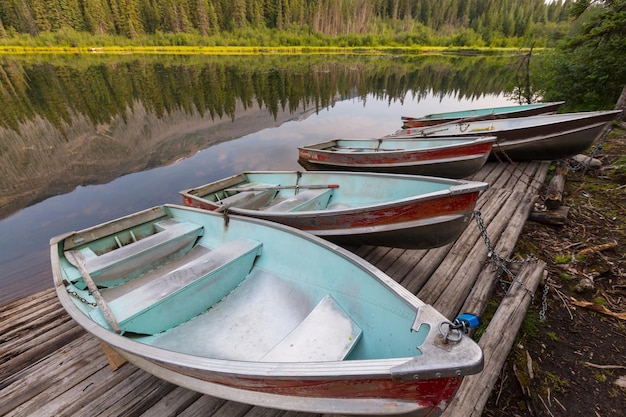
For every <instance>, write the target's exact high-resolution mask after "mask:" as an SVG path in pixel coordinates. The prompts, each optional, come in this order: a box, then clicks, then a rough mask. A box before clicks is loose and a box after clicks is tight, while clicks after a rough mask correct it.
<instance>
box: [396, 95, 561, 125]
mask: <svg viewBox="0 0 626 417" xmlns="http://www.w3.org/2000/svg"><path fill="white" fill-rule="evenodd" d="M564 103H565V102H564V101H558V102H552V103H535V104H524V105H520V106H506V107H493V108H484V109H475V110H466V111H458V112H449V113H437V114H431V115H427V116H424V117H403V118H402V128H403V129H411V128H419V127H426V126H435V125H438V124H442V123H448V122H453V121H455V120H459V119H464V120H466V121H467V120H471V121H480V120H494V119H509V118H514V117H527V116H538V115H542V114H552V113H556V112H557V110H558V109H559V108H560V107H561V106H562V105H563V104H564Z"/></svg>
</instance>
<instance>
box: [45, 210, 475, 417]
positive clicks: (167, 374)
mask: <svg viewBox="0 0 626 417" xmlns="http://www.w3.org/2000/svg"><path fill="white" fill-rule="evenodd" d="M50 243H51V245H50V249H51V252H50V255H51V262H52V270H53V276H54V284H55V287H56V291H57V294H58V297H59V299H60V301H61V304H62V305H63V307H64V308H65V309H66V310H67V312H68V313H69V314H70V316H71V317H72V318H73V319H74V320H76V321H77V322H78V323H79V324H80V325H81V326H82V327H84V328H85V329H86V330H87V331H89V332H90V333H92V334H93V335H94V336H95V337H97V338H99V339H100V340H102V341H103V342H105V343H107V344H108V345H109V346H111V347H112V348H113V349H114V350H115V351H117V352H118V353H120V354H121V355H122V356H123V357H125V358H126V359H127V360H128V361H130V362H131V363H134V364H135V365H137V366H139V367H140V368H143V369H145V370H146V371H147V372H149V373H152V374H154V375H156V376H157V377H159V378H162V379H165V380H168V381H171V382H173V383H175V384H178V385H180V386H183V387H186V388H189V389H192V390H196V391H199V392H202V393H206V394H209V395H213V396H217V397H220V398H225V399H228V400H234V401H239V402H244V403H249V404H255V405H260V406H264V407H272V408H280V409H287V410H300V411H305V412H313V413H339V414H399V415H412V416H423V415H426V414H428V413H431V414H428V415H439V414H440V413H441V412H442V411H443V409H444V408H445V406H446V404H448V403H449V402H450V399H451V398H452V397H453V396H454V394H455V392H456V390H457V388H458V386H459V384H460V382H461V380H462V379H463V377H464V376H465V375H469V374H475V373H477V372H480V371H481V369H482V365H483V355H482V351H481V349H480V348H479V347H478V345H477V344H476V343H474V342H473V341H472V340H471V339H469V338H468V337H467V336H466V335H465V334H464V333H463V332H462V331H461V330H459V328H458V326H457V324H458V323H463V324H464V323H465V322H463V321H455V322H454V323H455V324H454V325H451V323H450V322H449V321H448V319H447V318H446V317H444V316H442V315H441V314H440V313H438V312H437V311H436V310H435V309H433V308H432V307H431V306H429V305H426V304H424V303H423V302H422V301H421V300H419V299H418V298H416V297H415V296H414V295H413V294H411V293H410V292H408V291H407V290H405V289H404V288H403V287H402V286H400V285H399V284H397V283H396V282H395V281H393V280H392V279H391V278H389V277H388V276H387V275H385V274H384V273H382V272H381V271H380V270H378V269H376V268H375V267H373V266H372V265H370V264H369V263H367V262H366V261H364V260H362V259H360V258H359V257H357V256H356V255H354V254H352V253H351V252H348V251H346V250H344V249H342V248H340V247H338V246H335V245H334V244H331V243H328V242H326V241H324V240H322V239H319V238H317V237H315V236H313V235H310V234H308V233H305V232H302V231H299V230H297V229H294V228H290V227H287V226H283V225H280V224H276V223H272V222H267V221H263V220H258V219H253V218H246V217H239V216H229V217H228V220H227V221H225V219H224V217H223V216H222V214H220V213H215V212H210V211H207V210H201V209H196V208H189V207H183V206H174V205H166V206H161V207H154V208H152V209H149V210H145V211H142V212H139V213H135V214H132V215H129V216H126V217H123V218H120V219H117V220H113V221H111V222H108V223H104V224H102V225H98V226H94V227H91V228H89V229H85V230H81V231H78V232H72V233H68V234H66V235H62V236H58V237H56V238H53V239H51V242H50Z"/></svg>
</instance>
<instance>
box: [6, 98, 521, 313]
mask: <svg viewBox="0 0 626 417" xmlns="http://www.w3.org/2000/svg"><path fill="white" fill-rule="evenodd" d="M504 105H511V102H509V101H507V99H506V98H504V97H502V96H498V97H494V96H487V97H483V98H481V99H480V100H476V101H474V102H469V101H467V100H457V99H456V98H453V97H444V98H434V97H430V98H425V99H422V100H421V101H420V102H419V103H418V102H416V101H415V100H413V99H412V98H411V96H410V94H409V95H408V96H407V99H406V100H405V101H404V104H403V103H400V102H399V101H395V102H391V103H389V102H388V101H387V100H386V99H374V98H372V97H368V98H367V100H366V101H365V103H364V102H363V101H362V100H360V99H350V100H346V101H342V102H338V103H336V104H335V105H334V106H332V107H330V108H328V109H322V110H320V111H319V113H318V114H313V115H311V116H310V117H308V118H306V119H304V120H302V121H290V122H287V123H284V124H282V125H281V126H279V127H276V128H271V129H264V130H261V131H259V132H256V133H253V134H250V135H247V136H244V137H242V138H240V139H236V140H232V141H229V142H225V143H221V144H219V145H216V146H213V147H211V148H208V149H206V150H204V151H201V152H198V153H197V154H196V155H194V156H193V157H190V158H187V159H184V160H181V161H179V162H177V163H176V164H173V165H170V166H166V167H159V168H155V169H152V170H149V171H143V172H138V173H134V174H129V175H125V176H123V177H120V178H117V179H116V180H114V181H111V182H110V183H108V184H102V185H91V186H86V187H77V188H76V189H75V190H73V191H72V192H70V193H67V194H64V195H60V196H55V197H52V198H49V199H47V200H45V201H43V202H41V203H39V204H36V205H34V206H31V207H28V208H26V209H24V210H21V211H19V212H18V213H16V214H14V215H12V216H10V217H8V218H6V219H3V220H1V221H0V247H1V248H2V250H1V251H0V303H3V302H5V301H8V300H10V299H12V298H14V297H15V296H17V295H20V296H23V295H26V294H29V293H31V292H34V291H37V290H42V289H45V288H48V287H50V286H51V285H52V277H51V273H50V266H49V265H50V258H49V252H48V251H49V249H48V242H49V239H50V237H52V236H56V235H58V234H61V233H65V232H68V231H72V230H79V229H82V228H85V227H89V226H92V225H95V224H98V223H102V222H105V221H108V220H111V219H114V218H117V217H120V216H123V215H126V214H129V213H133V212H135V211H138V210H141V209H144V208H148V207H152V206H155V205H159V204H162V203H177V204H178V203H180V202H181V199H180V197H179V194H178V191H180V190H183V189H186V188H191V187H196V186H199V185H202V184H205V183H207V182H211V181H214V180H217V179H220V178H223V177H226V176H229V175H234V174H237V173H239V172H242V171H246V170H248V171H251V170H300V169H302V167H301V166H300V165H299V164H298V163H297V147H298V146H302V145H308V144H312V143H316V142H322V141H324V140H328V139H334V138H369V137H379V136H383V135H386V134H389V133H392V132H394V131H395V130H397V129H399V128H400V116H419V115H423V114H429V113H438V112H444V111H453V110H462V109H467V108H479V107H491V106H504ZM235 123H236V121H235ZM16 283H17V284H16Z"/></svg>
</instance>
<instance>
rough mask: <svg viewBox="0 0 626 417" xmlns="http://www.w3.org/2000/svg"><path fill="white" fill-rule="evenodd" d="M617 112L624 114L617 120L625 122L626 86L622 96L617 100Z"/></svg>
mask: <svg viewBox="0 0 626 417" xmlns="http://www.w3.org/2000/svg"><path fill="white" fill-rule="evenodd" d="M615 110H621V111H622V112H621V113H620V114H619V115H618V116H617V117H616V118H615V120H618V121H620V122H623V121H624V113H625V112H626V85H625V86H624V89H623V90H622V94H621V95H620V96H619V98H618V99H617V104H616V105H615Z"/></svg>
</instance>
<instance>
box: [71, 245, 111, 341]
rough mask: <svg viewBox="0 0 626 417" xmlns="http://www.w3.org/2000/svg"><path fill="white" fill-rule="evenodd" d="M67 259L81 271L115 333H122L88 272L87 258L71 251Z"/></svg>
mask: <svg viewBox="0 0 626 417" xmlns="http://www.w3.org/2000/svg"><path fill="white" fill-rule="evenodd" d="M65 259H67V260H68V262H69V263H71V264H72V265H74V266H75V267H76V268H78V270H79V271H80V274H81V275H82V276H83V279H84V280H85V282H86V283H87V287H89V291H90V292H91V294H92V295H93V296H94V298H95V299H96V304H98V307H99V308H100V311H102V315H104V319H105V320H106V321H107V323H109V326H111V328H112V329H113V331H114V332H115V333H118V334H119V333H122V329H120V326H119V324H117V320H116V319H115V316H114V315H113V313H112V312H111V310H110V309H109V306H108V305H107V303H106V301H104V298H103V297H102V294H101V293H100V290H99V289H98V287H97V286H96V283H95V282H94V281H93V279H92V278H91V275H89V272H88V271H87V267H86V266H85V257H84V256H83V254H82V253H81V252H80V251H76V250H70V251H67V252H65Z"/></svg>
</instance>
